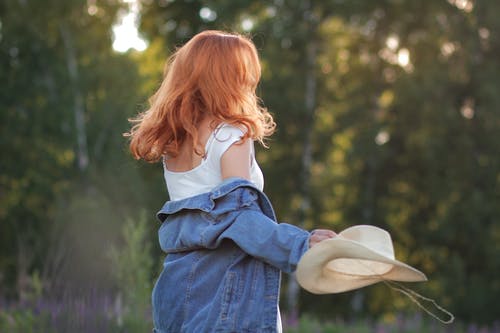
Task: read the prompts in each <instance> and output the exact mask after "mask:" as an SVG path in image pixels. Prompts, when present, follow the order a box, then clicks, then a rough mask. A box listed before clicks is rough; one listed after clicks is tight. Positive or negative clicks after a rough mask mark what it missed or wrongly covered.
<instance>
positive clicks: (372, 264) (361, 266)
mask: <svg viewBox="0 0 500 333" xmlns="http://www.w3.org/2000/svg"><path fill="white" fill-rule="evenodd" d="M393 268H394V265H392V264H387V263H382V262H377V261H373V260H366V259H345V258H338V259H334V260H332V261H330V262H329V263H327V264H326V266H325V270H330V271H333V272H336V273H341V274H344V275H350V276H363V277H369V276H377V277H378V276H382V275H384V274H387V273H388V272H390V271H391V270H392V269H393Z"/></svg>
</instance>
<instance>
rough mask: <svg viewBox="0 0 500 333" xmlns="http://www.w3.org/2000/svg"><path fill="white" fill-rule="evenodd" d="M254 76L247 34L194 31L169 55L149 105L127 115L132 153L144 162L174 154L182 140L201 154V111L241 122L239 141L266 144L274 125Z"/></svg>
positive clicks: (254, 52)
mask: <svg viewBox="0 0 500 333" xmlns="http://www.w3.org/2000/svg"><path fill="white" fill-rule="evenodd" d="M260 75H261V67H260V62H259V57H258V54H257V50H256V48H255V45H254V44H253V43H252V41H251V40H250V39H248V38H247V37H245V36H242V35H238V34H234V33H227V32H222V31H214V30H209V31H203V32H201V33H199V34H197V35H195V36H194V37H193V38H192V39H190V40H189V41H188V42H187V43H186V44H185V45H184V46H182V47H180V48H179V49H177V50H176V52H175V53H174V54H173V55H172V56H171V57H170V58H169V60H168V62H167V63H166V66H165V70H164V78H163V81H162V83H161V85H160V87H159V89H158V90H157V91H156V92H155V93H154V94H153V95H152V96H151V97H150V98H149V109H147V110H146V111H144V112H142V113H140V114H139V115H138V116H137V117H135V118H132V119H129V121H130V122H131V123H132V124H134V125H133V126H132V128H131V130H130V132H128V133H125V134H124V135H125V136H128V137H130V151H131V152H132V154H133V156H134V157H135V158H136V159H144V160H145V161H147V162H157V161H159V160H160V159H161V158H162V156H168V157H176V156H178V154H179V149H180V147H181V146H182V144H183V143H184V142H186V140H189V141H188V142H190V143H191V144H192V149H193V151H194V152H195V153H196V154H198V155H200V156H203V155H204V154H205V152H204V151H200V149H199V148H197V142H198V125H199V124H200V122H201V121H202V120H203V119H204V118H205V117H207V116H209V117H211V118H213V119H214V120H215V122H217V123H222V122H226V123H229V124H233V125H236V126H240V127H244V128H245V129H246V131H244V132H245V135H244V137H243V138H242V139H243V140H245V139H248V138H251V139H253V140H258V141H260V143H262V144H263V145H264V146H266V145H265V143H264V139H265V138H266V137H267V136H269V135H271V134H272V133H273V132H274V129H275V126H276V124H275V123H274V121H273V118H272V116H271V115H270V114H269V112H268V111H267V109H266V108H264V107H262V106H261V105H260V100H259V98H258V97H257V95H256V94H255V90H256V87H257V84H258V82H259V80H260Z"/></svg>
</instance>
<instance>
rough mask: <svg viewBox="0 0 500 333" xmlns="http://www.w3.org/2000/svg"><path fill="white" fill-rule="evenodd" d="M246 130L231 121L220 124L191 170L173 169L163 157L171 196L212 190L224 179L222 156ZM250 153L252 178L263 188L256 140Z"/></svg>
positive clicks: (259, 187) (258, 186) (177, 196)
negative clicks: (221, 163)
mask: <svg viewBox="0 0 500 333" xmlns="http://www.w3.org/2000/svg"><path fill="white" fill-rule="evenodd" d="M243 134H244V133H243V131H242V130H241V129H240V128H238V127H235V126H232V125H229V124H221V125H219V126H218V127H217V128H216V129H215V130H214V131H213V132H212V134H210V137H209V138H208V140H207V143H206V145H205V152H206V154H205V157H204V158H203V160H202V161H201V163H200V164H199V165H198V166H197V167H195V168H193V169H191V170H188V171H181V172H176V171H170V170H168V169H167V166H166V164H165V159H163V170H164V173H163V174H164V176H165V182H166V183H167V189H168V194H169V196H170V200H172V201H173V200H181V199H185V198H188V197H192V196H194V195H197V194H201V193H205V192H210V190H212V189H213V188H214V187H216V186H217V185H219V184H220V183H221V182H222V174H221V166H220V161H221V157H222V155H223V154H224V153H225V152H226V151H227V150H228V149H229V147H230V146H231V145H232V144H233V143H235V142H238V141H239V140H240V139H241V137H242V136H243ZM251 154H252V157H251V161H252V164H251V167H250V178H251V179H250V180H251V181H252V182H253V183H254V184H255V186H256V187H257V188H258V189H260V190H261V191H262V190H263V189H264V175H263V174H262V170H261V169H260V167H259V165H258V164H257V161H256V160H255V152H254V148H253V143H252V152H251Z"/></svg>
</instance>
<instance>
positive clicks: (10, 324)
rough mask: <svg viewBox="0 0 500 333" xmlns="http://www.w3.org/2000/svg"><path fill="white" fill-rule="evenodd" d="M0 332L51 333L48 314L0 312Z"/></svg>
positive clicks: (26, 310)
mask: <svg viewBox="0 0 500 333" xmlns="http://www.w3.org/2000/svg"><path fill="white" fill-rule="evenodd" d="M0 331H1V332H10V333H37V332H47V333H53V332H56V331H55V330H53V329H51V328H50V326H49V313H43V314H35V313H34V312H33V311H32V310H31V309H19V310H13V311H1V312H0Z"/></svg>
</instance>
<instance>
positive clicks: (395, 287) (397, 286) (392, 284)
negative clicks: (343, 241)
mask: <svg viewBox="0 0 500 333" xmlns="http://www.w3.org/2000/svg"><path fill="white" fill-rule="evenodd" d="M357 261H358V263H359V264H361V265H363V266H365V267H366V268H367V269H368V270H369V271H371V272H372V273H373V275H375V276H378V277H379V278H380V280H381V281H382V282H384V284H385V285H386V286H388V287H389V288H391V289H392V290H395V291H398V292H400V293H402V294H403V295H406V296H407V297H408V298H409V299H410V300H411V301H412V302H413V303H415V304H417V305H418V307H419V308H421V309H422V310H424V311H425V312H426V313H427V314H428V315H430V316H431V317H433V318H434V319H437V320H439V321H440V322H441V323H443V324H451V323H452V322H453V321H454V320H455V316H454V315H453V314H452V313H451V312H450V311H448V310H446V309H445V308H443V307H442V306H440V305H439V304H437V302H436V301H435V300H433V299H432V298H428V297H425V296H422V295H420V294H419V293H417V292H416V291H413V290H411V289H410V288H408V287H405V286H403V285H402V284H400V283H397V282H394V281H392V280H388V279H386V278H385V277H384V276H382V275H381V274H378V273H376V272H375V271H374V270H373V269H372V268H371V267H370V266H368V265H366V264H365V263H364V262H363V261H361V260H357ZM418 299H421V300H423V301H426V302H429V303H432V305H434V307H435V308H436V309H438V310H439V311H441V312H442V313H445V314H446V315H448V317H449V319H448V320H444V319H441V318H439V317H438V316H437V315H435V314H434V313H432V312H431V311H430V310H429V309H427V308H426V307H425V306H424V305H422V303H420V301H419V300H418Z"/></svg>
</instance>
